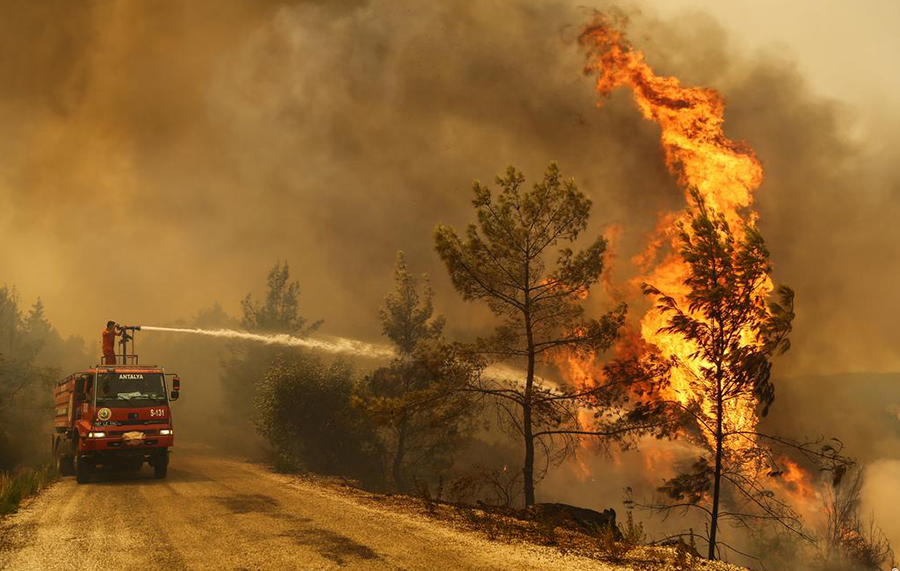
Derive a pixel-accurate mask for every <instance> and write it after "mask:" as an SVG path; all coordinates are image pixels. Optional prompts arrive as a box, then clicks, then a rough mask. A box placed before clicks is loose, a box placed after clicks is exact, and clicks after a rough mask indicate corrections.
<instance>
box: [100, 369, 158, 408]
mask: <svg viewBox="0 0 900 571" xmlns="http://www.w3.org/2000/svg"><path fill="white" fill-rule="evenodd" d="M165 403H166V385H165V383H164V382H163V374H162V373H102V374H100V375H98V376H97V406H106V407H111V408H138V407H144V406H155V405H160V404H165Z"/></svg>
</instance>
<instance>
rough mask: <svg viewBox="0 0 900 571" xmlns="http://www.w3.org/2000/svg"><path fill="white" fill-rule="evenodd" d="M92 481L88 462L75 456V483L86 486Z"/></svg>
mask: <svg viewBox="0 0 900 571" xmlns="http://www.w3.org/2000/svg"><path fill="white" fill-rule="evenodd" d="M90 480H91V465H90V463H89V462H88V461H87V460H83V459H82V458H81V457H79V456H77V455H76V456H75V481H76V482H78V483H79V484H86V483H88V482H89V481H90Z"/></svg>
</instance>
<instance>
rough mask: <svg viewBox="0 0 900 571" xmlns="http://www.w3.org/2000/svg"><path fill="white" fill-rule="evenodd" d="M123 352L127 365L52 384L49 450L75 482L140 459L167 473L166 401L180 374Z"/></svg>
mask: <svg viewBox="0 0 900 571" xmlns="http://www.w3.org/2000/svg"><path fill="white" fill-rule="evenodd" d="M123 346H124V345H123ZM123 352H124V351H123ZM125 353H126V354H125V355H123V359H122V360H123V361H125V362H127V361H128V360H131V361H132V363H131V364H128V365H96V366H94V367H92V368H90V369H88V370H85V371H81V372H78V373H73V374H71V375H69V376H67V377H66V378H64V379H62V380H61V381H59V382H58V383H56V384H55V386H54V387H53V396H54V403H55V418H54V432H53V434H52V442H51V446H52V452H53V455H54V457H55V458H56V462H57V465H58V467H59V470H60V473H61V474H62V475H64V476H69V475H73V474H74V475H75V478H76V480H77V481H78V483H79V484H82V483H85V482H88V481H89V480H90V478H91V475H92V473H93V472H94V471H95V470H97V469H99V468H114V469H124V470H129V471H137V470H140V469H141V467H142V466H143V465H144V462H147V463H148V464H149V465H150V466H152V467H153V474H154V476H155V477H156V478H165V477H166V472H167V470H168V466H169V448H171V447H172V445H173V444H174V441H175V437H174V432H173V425H172V415H171V410H170V406H169V405H170V402H171V401H174V400H177V399H178V395H179V390H180V388H181V387H180V384H181V383H180V379H179V378H178V377H177V376H174V375H167V374H166V372H165V369H163V368H162V367H157V366H155V365H138V364H137V356H136V355H134V356H133V358H131V359H129V357H132V356H129V355H127V352H125ZM167 376H170V377H173V378H172V383H171V391H169V390H168V387H167V383H166V377H167Z"/></svg>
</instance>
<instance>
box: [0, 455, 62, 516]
mask: <svg viewBox="0 0 900 571" xmlns="http://www.w3.org/2000/svg"><path fill="white" fill-rule="evenodd" d="M58 476H59V473H58V472H57V471H56V467H55V466H54V465H52V464H45V465H44V466H41V467H40V468H38V469H33V468H20V469H18V470H16V471H15V472H13V473H0V515H6V514H10V513H13V512H14V511H16V509H18V507H19V504H20V503H21V502H22V500H24V499H25V498H27V497H29V496H33V495H35V494H37V493H38V492H40V491H41V490H42V489H44V488H46V487H47V486H48V485H50V484H51V483H52V482H53V481H54V480H56V478H57V477H58Z"/></svg>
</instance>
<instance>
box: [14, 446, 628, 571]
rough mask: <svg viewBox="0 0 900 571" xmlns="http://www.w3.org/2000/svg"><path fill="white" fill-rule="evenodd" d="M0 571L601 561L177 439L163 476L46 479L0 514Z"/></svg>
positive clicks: (543, 566)
mask: <svg viewBox="0 0 900 571" xmlns="http://www.w3.org/2000/svg"><path fill="white" fill-rule="evenodd" d="M0 569H9V570H15V571H19V570H22V571H25V570H28V571H31V570H34V571H56V570H65V571H75V570H78V571H93V570H103V571H118V570H125V569H141V570H144V571H153V570H157V569H159V570H182V569H190V570H195V569H196V570H206V569H209V570H213V569H214V570H216V571H224V570H256V569H259V570H270V569H271V570H291V569H298V570H300V569H302V570H307V569H309V570H312V569H323V570H324V569H372V570H382V569H405V570H410V571H413V570H415V571H418V570H427V569H435V570H437V569H441V570H443V569H479V570H481V569H485V570H486V569H510V570H513V569H515V570H516V571H525V570H535V571H536V570H552V569H566V570H567V571H572V570H578V569H592V570H608V569H611V568H610V567H607V566H606V565H603V564H601V563H598V562H596V561H591V560H587V559H581V558H577V557H572V556H562V555H560V554H558V553H556V552H555V551H552V550H549V549H542V548H531V547H527V548H526V547H522V546H510V545H505V544H497V543H493V542H489V541H487V540H484V539H482V538H480V537H478V536H476V535H473V534H469V533H466V532H461V531H457V530H455V529H451V528H449V527H447V526H445V525H444V524H440V523H436V522H434V521H431V520H429V519H428V518H426V517H425V516H423V515H419V514H415V513H409V514H407V513H397V512H394V511H390V510H388V509H386V508H380V507H377V506H372V505H366V504H364V503H361V502H360V500H358V499H355V498H353V497H349V496H347V495H345V494H341V493H339V492H337V491H335V490H333V489H330V488H327V487H323V486H320V485H316V484H313V483H309V482H305V481H299V480H297V479H296V478H291V477H288V476H283V475H280V474H274V473H272V472H270V471H269V470H267V469H266V468H265V467H262V466H258V465H255V464H249V463H245V462H240V461H237V460H231V459H226V458H222V457H218V456H215V455H212V454H209V453H205V452H201V451H192V450H186V449H183V448H182V449H179V450H177V451H176V452H174V453H173V456H172V463H171V464H170V467H169V476H168V478H167V479H166V480H154V479H153V477H152V473H151V471H150V469H149V468H147V467H144V469H143V471H142V472H140V473H139V474H127V475H116V476H106V477H103V478H102V479H100V481H97V482H93V483H90V484H85V485H78V484H76V483H75V480H74V478H64V479H62V480H61V481H59V482H57V483H56V484H54V485H53V486H52V487H50V488H49V489H48V490H46V491H45V492H43V493H42V494H41V495H40V496H39V497H38V498H36V499H34V500H32V501H30V502H28V503H26V504H25V505H24V506H23V507H22V509H20V511H19V512H18V513H16V514H14V515H12V516H10V517H8V518H6V519H5V520H3V521H2V522H0Z"/></svg>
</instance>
